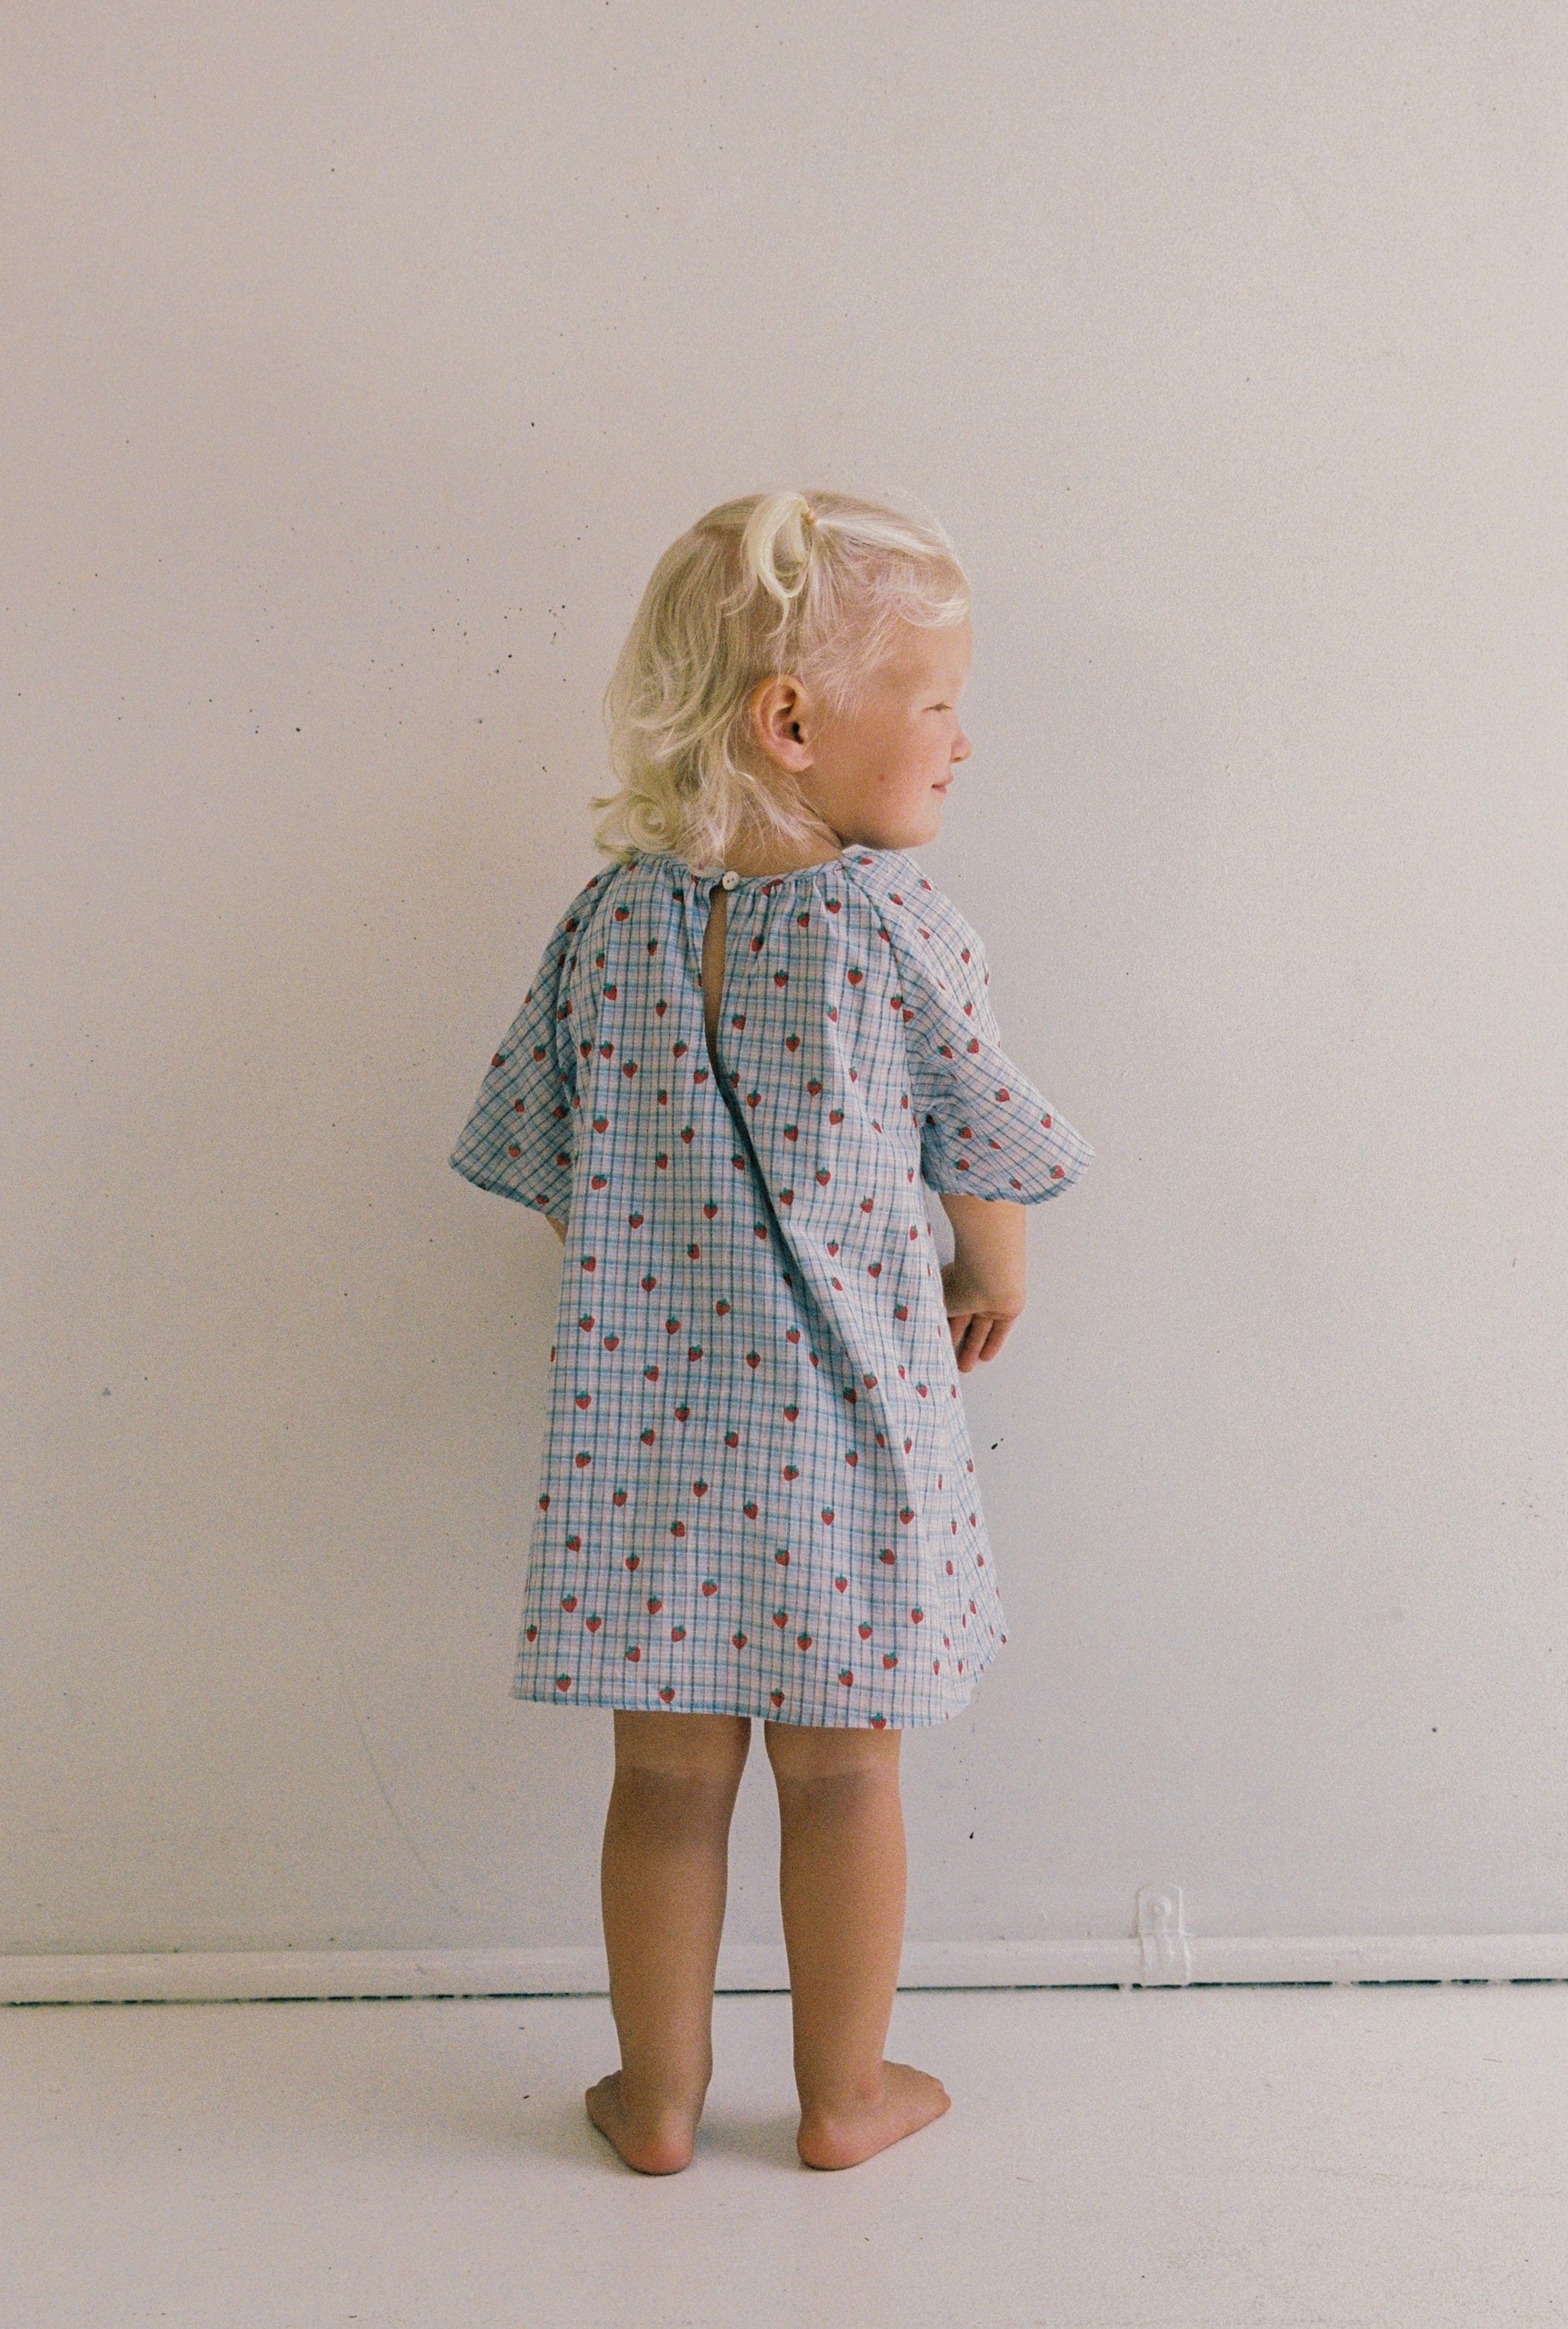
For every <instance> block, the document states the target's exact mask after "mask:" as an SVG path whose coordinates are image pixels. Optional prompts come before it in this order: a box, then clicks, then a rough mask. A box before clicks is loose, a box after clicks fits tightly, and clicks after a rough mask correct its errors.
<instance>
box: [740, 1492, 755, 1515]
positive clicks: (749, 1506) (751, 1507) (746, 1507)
mask: <svg viewBox="0 0 1568 2329" xmlns="http://www.w3.org/2000/svg"><path fill="white" fill-rule="evenodd" d="M741 1511H742V1512H743V1513H745V1515H746V1518H747V1519H748V1520H749V1521H754V1520H755V1519H756V1517H757V1506H756V1504H755V1502H754V1501H753V1500H752V1499H751V1497H748V1498H747V1500H746V1502H745V1503H744V1504H742V1505H741Z"/></svg>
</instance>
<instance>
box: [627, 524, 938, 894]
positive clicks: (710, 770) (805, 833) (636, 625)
mask: <svg viewBox="0 0 1568 2329" xmlns="http://www.w3.org/2000/svg"><path fill="white" fill-rule="evenodd" d="M968 611H969V586H968V580H967V578H966V576H965V574H964V571H963V569H962V567H961V566H960V565H959V561H958V558H957V556H956V554H955V552H954V551H953V547H952V544H951V542H949V540H948V537H947V535H946V534H945V533H943V531H942V529H941V527H940V525H939V524H938V523H936V521H935V519H933V518H931V517H930V516H929V515H927V514H924V513H907V514H906V513H905V512H903V511H901V510H898V509H894V508H892V507H890V506H888V505H887V504H883V503H881V502H870V501H861V500H858V499H856V498H855V497H854V496H853V495H848V494H836V493H827V492H817V493H812V494H802V493H772V494H753V495H748V496H747V497H746V498H745V499H744V500H741V501H733V502H723V503H721V504H720V505H719V506H718V508H716V509H712V510H709V511H708V513H707V514H706V515H705V516H704V517H701V518H699V519H698V520H697V522H696V523H695V524H694V526H693V527H692V528H691V529H690V531H689V532H688V533H684V534H682V535H681V536H680V537H679V539H678V540H677V541H675V542H672V543H671V544H670V546H669V548H668V549H667V550H666V552H665V553H664V555H663V557H662V558H661V559H660V560H659V561H658V563H657V565H656V567H655V568H654V570H653V573H652V575H651V577H650V578H649V580H648V584H647V589H646V590H645V591H644V592H643V597H642V603H641V605H640V606H639V608H638V612H637V617H636V619H635V620H634V622H633V624H632V627H631V629H630V632H629V633H628V636H627V640H626V644H625V646H623V647H622V649H621V651H620V655H619V659H618V661H617V664H616V667H615V671H614V674H613V675H612V677H611V679H610V682H609V687H608V688H607V689H606V691H605V697H604V712H605V721H606V725H607V728H608V731H609V756H610V761H611V765H612V766H613V768H615V771H616V773H617V775H618V776H619V778H620V779H621V789H620V791H619V793H613V794H601V795H598V796H596V797H594V798H593V803H592V805H593V806H594V808H595V809H596V810H598V811H600V815H599V816H597V817H596V819H595V824H594V837H595V840H596V841H597V843H598V845H599V847H600V849H601V850H602V851H603V852H604V853H606V854H607V855H609V856H613V857H616V858H617V859H619V861H621V862H622V863H624V862H625V861H627V860H628V859H629V858H632V857H635V856H638V855H640V854H645V853H653V854H657V855H675V856H678V857H681V858H683V859H684V860H685V863H687V864H689V865H692V866H702V865H711V864H713V863H723V861H724V859H725V858H726V857H727V856H729V855H730V854H731V853H732V848H733V846H734V845H735V844H745V845H750V844H754V843H756V842H757V841H758V840H761V841H762V842H764V843H765V844H775V845H776V844H779V843H787V844H789V845H791V846H798V844H801V843H802V842H807V841H809V840H811V839H813V838H816V837H817V836H819V834H820V831H821V827H820V824H819V823H814V822H813V821H812V820H811V819H810V818H809V817H808V815H807V814H806V812H805V809H804V806H799V807H797V806H796V805H795V804H794V803H792V802H791V800H790V799H789V797H788V793H787V789H786V788H784V787H782V786H781V784H780V781H779V777H778V774H777V772H776V771H774V772H770V774H768V775H766V776H765V775H763V774H762V773H760V772H759V770H758V769H757V768H756V767H755V765H754V763H755V759H756V755H755V750H754V746H753V740H752V738H751V733H750V726H749V722H750V716H751V709H750V708H751V696H752V693H753V692H754V691H755V689H756V688H757V686H758V685H759V684H760V682H761V681H763V680H765V679H768V678H769V677H770V676H771V675H772V674H774V673H777V672H785V671H788V672H790V673H793V674H795V676H796V677H798V679H799V680H800V682H801V684H802V685H803V686H805V687H806V688H808V690H810V691H811V692H812V693H814V694H815V695H817V697H818V699H819V700H820V701H821V702H823V703H824V704H825V705H826V707H827V709H828V710H829V711H830V712H835V713H837V714H840V715H842V714H843V713H845V712H851V711H853V710H855V708H856V706H857V705H858V703H859V702H861V701H862V699H863V696H864V690H865V688H866V686H867V685H868V684H869V682H870V680H871V678H872V676H873V674H874V672H875V671H876V670H877V669H878V667H879V666H880V665H882V664H883V663H884V662H885V661H886V660H887V657H888V655H890V654H891V653H892V652H893V648H894V646H895V645H896V642H897V635H898V631H899V627H900V626H901V624H902V623H916V624H923V625H930V626H933V627H936V626H944V625H947V624H951V623H959V622H961V621H962V620H963V619H964V618H965V616H966V615H967V614H968Z"/></svg>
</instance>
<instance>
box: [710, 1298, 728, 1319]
mask: <svg viewBox="0 0 1568 2329" xmlns="http://www.w3.org/2000/svg"><path fill="white" fill-rule="evenodd" d="M713 1308H714V1309H715V1310H716V1311H717V1313H718V1315H719V1316H720V1317H721V1318H724V1317H727V1316H728V1315H729V1310H730V1306H729V1304H728V1303H727V1302H725V1301H724V1300H723V1299H722V1298H721V1299H720V1300H719V1301H717V1302H715V1303H714V1305H713Z"/></svg>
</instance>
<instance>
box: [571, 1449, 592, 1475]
mask: <svg viewBox="0 0 1568 2329" xmlns="http://www.w3.org/2000/svg"><path fill="white" fill-rule="evenodd" d="M575 1461H576V1463H577V1465H578V1467H579V1469H580V1470H581V1467H582V1466H584V1465H588V1464H591V1463H592V1461H593V1450H592V1448H591V1447H580V1448H579V1449H578V1451H577V1456H576V1458H575Z"/></svg>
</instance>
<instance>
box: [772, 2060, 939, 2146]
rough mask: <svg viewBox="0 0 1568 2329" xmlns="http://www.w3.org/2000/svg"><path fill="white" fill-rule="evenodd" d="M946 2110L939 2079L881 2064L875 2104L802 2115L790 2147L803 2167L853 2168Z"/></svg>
mask: <svg viewBox="0 0 1568 2329" xmlns="http://www.w3.org/2000/svg"><path fill="white" fill-rule="evenodd" d="M951 2108H952V2097H951V2096H950V2095H949V2092H948V2090H947V2089H946V2087H944V2086H943V2084H942V2082H941V2080H940V2079H933V2078H931V2077H930V2074H929V2073H928V2072H927V2071H925V2070H912V2068H911V2067H910V2065H909V2063H907V2062H884V2063H883V2066H882V2092H881V2094H880V2095H878V2096H877V2097H876V2098H874V2101H872V2102H870V2103H867V2104H866V2105H865V2106H864V2107H863V2108H861V2109H859V2110H853V2111H840V2112H838V2113H836V2115H835V2116H834V2117H827V2115H826V2114H825V2113H823V2112H817V2113H815V2114H813V2115H810V2116H808V2115H807V2114H804V2113H803V2114H802V2116H801V2120H800V2131H799V2133H798V2135H797V2136H796V2138H795V2148H796V2150H797V2151H798V2153H799V2154H800V2156H801V2158H802V2159H803V2160H804V2161H805V2163H806V2164H807V2166H808V2167H856V2166H858V2165H859V2164H860V2162H861V2161H862V2160H863V2159H869V2158H870V2157H871V2155H872V2154H873V2152H875V2151H885V2150H886V2149H887V2146H888V2145H889V2144H890V2143H898V2142H900V2141H902V2138H903V2136H906V2135H913V2134H914V2132H915V2130H916V2128H917V2127H922V2126H929V2125H930V2122H931V2120H932V2119H933V2118H940V2117H941V2115H942V2113H943V2112H944V2111H945V2110H950V2109H951Z"/></svg>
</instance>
